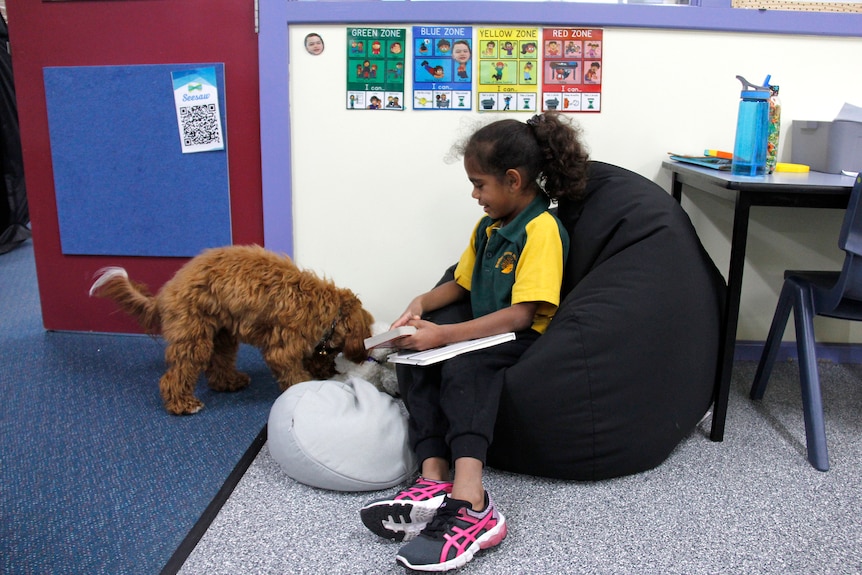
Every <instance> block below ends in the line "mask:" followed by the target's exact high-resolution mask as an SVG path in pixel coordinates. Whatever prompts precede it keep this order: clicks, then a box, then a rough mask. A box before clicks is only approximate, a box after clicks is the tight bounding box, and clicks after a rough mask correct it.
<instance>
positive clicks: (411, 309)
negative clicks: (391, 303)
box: [389, 296, 422, 329]
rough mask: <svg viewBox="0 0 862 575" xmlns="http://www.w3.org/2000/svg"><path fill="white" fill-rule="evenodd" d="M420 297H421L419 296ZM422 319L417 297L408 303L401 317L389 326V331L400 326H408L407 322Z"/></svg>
mask: <svg viewBox="0 0 862 575" xmlns="http://www.w3.org/2000/svg"><path fill="white" fill-rule="evenodd" d="M420 297H421V296H420ZM421 317H422V303H421V300H420V298H419V297H417V298H415V299H414V300H413V301H411V302H410V305H408V306H407V309H406V310H405V311H404V313H402V314H401V317H399V318H398V319H396V320H395V321H394V322H393V323H392V325H390V326H389V329H395V328H396V327H401V326H402V325H408V324H409V322H411V321H413V320H415V319H419V318H421Z"/></svg>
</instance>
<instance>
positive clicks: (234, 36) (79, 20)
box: [7, 0, 263, 332]
mask: <svg viewBox="0 0 862 575" xmlns="http://www.w3.org/2000/svg"><path fill="white" fill-rule="evenodd" d="M7 15H8V21H9V35H10V44H11V50H12V65H13V68H14V74H15V88H16V92H17V98H18V116H19V121H20V126H21V141H22V146H23V149H24V170H25V177H26V183H27V199H28V202H29V205H30V219H31V221H32V228H33V246H34V250H35V254H36V271H37V275H38V280H39V295H40V300H41V303H42V317H43V323H44V326H45V328H46V329H50V330H73V331H97V332H139V331H140V329H139V328H138V327H137V325H136V324H135V323H134V322H133V321H132V320H130V319H129V318H127V317H125V316H124V315H123V314H121V313H118V312H115V311H114V310H115V308H114V306H113V304H112V303H111V302H107V301H104V300H101V299H92V298H89V296H88V293H87V292H88V290H89V287H90V284H91V283H92V278H93V274H94V273H95V272H96V270H98V269H99V268H101V267H104V266H107V265H120V266H123V267H125V268H126V269H127V270H128V271H129V275H130V276H131V277H132V278H133V279H136V280H139V281H142V282H144V283H147V284H149V285H150V287H151V288H152V289H153V290H156V289H158V288H159V287H160V286H161V285H162V284H163V283H164V282H165V281H167V280H168V279H169V278H170V277H171V276H172V275H173V273H174V272H175V271H176V270H177V269H178V268H179V267H180V266H181V265H182V264H183V263H184V262H185V261H186V260H184V259H180V258H149V257H109V256H65V255H63V254H62V253H61V248H60V234H59V227H58V223H57V205H56V201H55V197H54V179H53V172H52V166H51V149H50V143H49V132H48V118H47V111H46V107H45V87H44V82H43V78H42V68H43V67H45V66H109V65H124V66H125V65H136V64H183V63H192V62H194V63H197V62H223V63H224V64H225V98H226V102H227V138H228V170H229V179H230V193H231V200H230V203H231V220H232V235H233V242H234V243H237V244H243V243H258V244H263V216H262V201H261V175H260V128H259V124H260V99H259V88H258V56H257V54H258V51H257V35H256V34H255V31H254V6H253V3H252V2H250V1H248V0H170V1H167V0H132V1H108V2H100V1H96V2H93V1H84V2H39V1H37V0H11V1H10V2H8V6H7ZM112 89H115V90H116V92H117V98H123V97H128V96H129V95H128V94H124V93H123V90H122V86H116V87H113V88H112ZM153 169H159V167H158V166H153ZM140 217H142V218H146V217H147V214H146V213H142V214H140ZM9 297H14V295H13V294H9Z"/></svg>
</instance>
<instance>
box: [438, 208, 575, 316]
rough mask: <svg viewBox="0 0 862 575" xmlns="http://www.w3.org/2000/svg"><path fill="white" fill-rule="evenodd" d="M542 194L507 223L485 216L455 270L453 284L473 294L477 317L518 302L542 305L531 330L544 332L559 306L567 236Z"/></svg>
mask: <svg viewBox="0 0 862 575" xmlns="http://www.w3.org/2000/svg"><path fill="white" fill-rule="evenodd" d="M549 205H550V200H549V199H548V197H547V196H545V195H544V194H538V195H537V196H536V198H535V199H534V200H533V201H532V202H531V203H530V205H528V206H527V207H526V208H525V209H524V211H523V212H521V213H520V214H518V216H517V217H516V218H515V219H514V220H512V221H511V222H510V223H509V224H508V225H506V226H503V227H500V221H499V220H498V221H494V220H492V219H491V218H490V217H488V216H485V217H483V218H482V219H481V220H479V222H478V223H477V224H476V227H475V228H474V230H473V237H472V238H471V240H470V245H469V246H468V247H467V249H465V250H464V253H463V254H462V255H461V259H460V261H459V262H458V266H457V267H456V268H455V281H456V282H457V283H458V285H460V286H461V287H463V288H464V289H466V290H468V291H469V292H470V303H471V304H472V306H473V317H481V316H483V315H487V314H489V313H492V312H495V311H497V310H500V309H503V308H507V307H509V306H512V305H514V304H516V303H521V302H530V301H537V302H541V304H540V305H539V309H538V310H537V312H536V315H535V317H534V318H533V326H532V328H533V329H534V330H536V331H537V332H539V333H544V332H545V330H546V329H547V328H548V324H549V323H550V321H551V318H553V317H554V314H555V313H556V311H557V306H559V305H560V286H561V285H562V283H563V267H564V265H565V261H566V256H567V255H568V251H569V234H568V232H566V230H565V228H564V227H563V225H562V223H561V222H560V221H559V220H558V219H557V218H556V217H555V216H554V215H553V214H552V213H550V212H549V211H548V206H549Z"/></svg>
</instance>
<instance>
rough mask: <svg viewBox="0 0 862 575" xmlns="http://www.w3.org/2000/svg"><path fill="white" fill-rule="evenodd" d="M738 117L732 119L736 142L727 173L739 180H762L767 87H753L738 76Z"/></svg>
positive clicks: (768, 92) (766, 131) (764, 154)
mask: <svg viewBox="0 0 862 575" xmlns="http://www.w3.org/2000/svg"><path fill="white" fill-rule="evenodd" d="M736 78H737V80H739V81H740V82H742V93H741V94H740V97H741V98H742V100H740V102H739V114H738V116H737V118H736V140H735V141H734V144H733V162H732V163H731V166H730V171H731V173H733V174H734V175H739V176H762V175H764V174H765V173H766V140H767V137H768V135H769V96H770V95H771V92H770V90H769V87H767V86H755V85H754V84H752V83H750V82H749V81H748V80H746V79H745V78H743V77H742V76H737V77H736Z"/></svg>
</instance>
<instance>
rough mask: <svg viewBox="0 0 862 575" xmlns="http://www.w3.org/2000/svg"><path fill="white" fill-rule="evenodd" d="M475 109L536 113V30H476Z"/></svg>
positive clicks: (537, 60)
mask: <svg viewBox="0 0 862 575" xmlns="http://www.w3.org/2000/svg"><path fill="white" fill-rule="evenodd" d="M476 53H477V54H478V63H479V66H478V73H477V81H478V100H479V105H478V109H479V110H480V111H486V112H488V111H511V112H535V111H536V110H537V106H536V102H537V100H538V86H537V84H538V81H537V78H538V69H537V68H538V64H539V29H538V28H479V29H478V39H477V46H476Z"/></svg>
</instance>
